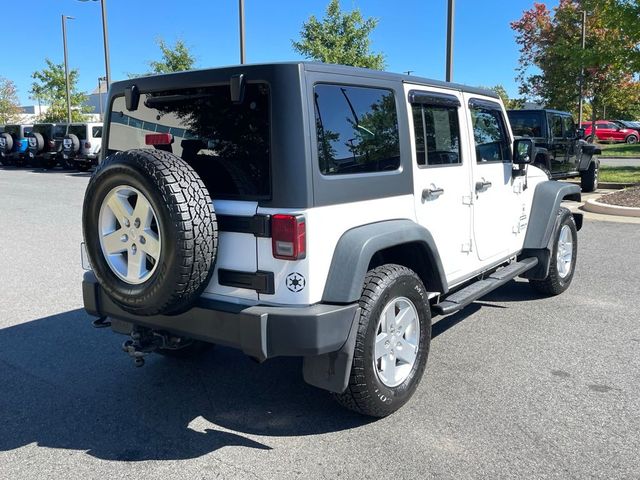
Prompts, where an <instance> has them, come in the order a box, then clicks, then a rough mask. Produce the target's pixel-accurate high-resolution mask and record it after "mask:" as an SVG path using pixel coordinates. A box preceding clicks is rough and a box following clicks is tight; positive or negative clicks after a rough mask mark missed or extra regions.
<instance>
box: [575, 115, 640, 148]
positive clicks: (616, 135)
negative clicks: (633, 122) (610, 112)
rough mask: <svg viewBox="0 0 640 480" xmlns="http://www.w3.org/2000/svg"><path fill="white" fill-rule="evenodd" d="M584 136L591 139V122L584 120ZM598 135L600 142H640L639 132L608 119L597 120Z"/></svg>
mask: <svg viewBox="0 0 640 480" xmlns="http://www.w3.org/2000/svg"><path fill="white" fill-rule="evenodd" d="M582 128H584V136H585V138H586V139H587V140H588V141H590V140H591V122H582ZM596 137H597V139H598V141H600V142H626V143H630V144H631V143H638V132H637V130H632V129H630V128H623V127H620V126H619V125H616V124H615V123H613V122H609V121H607V120H597V121H596Z"/></svg>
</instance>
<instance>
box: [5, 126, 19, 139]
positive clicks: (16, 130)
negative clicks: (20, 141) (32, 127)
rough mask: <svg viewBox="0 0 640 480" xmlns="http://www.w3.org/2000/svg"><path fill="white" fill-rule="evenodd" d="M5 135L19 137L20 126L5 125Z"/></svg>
mask: <svg viewBox="0 0 640 480" xmlns="http://www.w3.org/2000/svg"><path fill="white" fill-rule="evenodd" d="M4 131H5V133H9V134H11V135H14V136H16V137H19V136H20V125H7V126H5V127H4Z"/></svg>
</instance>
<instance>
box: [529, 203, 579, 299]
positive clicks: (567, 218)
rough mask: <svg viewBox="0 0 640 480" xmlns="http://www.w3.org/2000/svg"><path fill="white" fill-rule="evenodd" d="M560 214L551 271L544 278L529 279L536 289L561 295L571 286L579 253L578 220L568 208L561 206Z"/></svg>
mask: <svg viewBox="0 0 640 480" xmlns="http://www.w3.org/2000/svg"><path fill="white" fill-rule="evenodd" d="M558 216H559V217H560V223H559V224H558V228H557V230H556V232H555V233H554V235H555V237H554V241H553V250H552V251H551V260H550V263H549V273H548V274H547V277H546V278H544V279H543V280H533V279H531V280H529V283H530V284H531V286H532V287H533V288H534V290H537V291H538V292H540V293H544V294H546V295H559V294H561V293H562V292H564V291H565V290H566V289H567V288H569V285H571V280H573V274H574V272H575V269H576V257H577V254H578V229H577V228H576V222H575V221H574V219H573V215H572V214H571V212H570V211H569V210H568V209H567V208H564V207H563V208H560V210H559V211H558Z"/></svg>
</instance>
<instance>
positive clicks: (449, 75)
mask: <svg viewBox="0 0 640 480" xmlns="http://www.w3.org/2000/svg"><path fill="white" fill-rule="evenodd" d="M455 3H456V2H455V0H449V7H448V8H447V72H446V80H447V82H451V81H452V80H453V20H454V16H455V8H456V5H455Z"/></svg>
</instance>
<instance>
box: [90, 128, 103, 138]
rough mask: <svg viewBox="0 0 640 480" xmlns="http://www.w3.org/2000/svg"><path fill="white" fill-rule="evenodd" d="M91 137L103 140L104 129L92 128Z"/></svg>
mask: <svg viewBox="0 0 640 480" xmlns="http://www.w3.org/2000/svg"><path fill="white" fill-rule="evenodd" d="M91 136H92V137H93V138H102V127H91Z"/></svg>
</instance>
